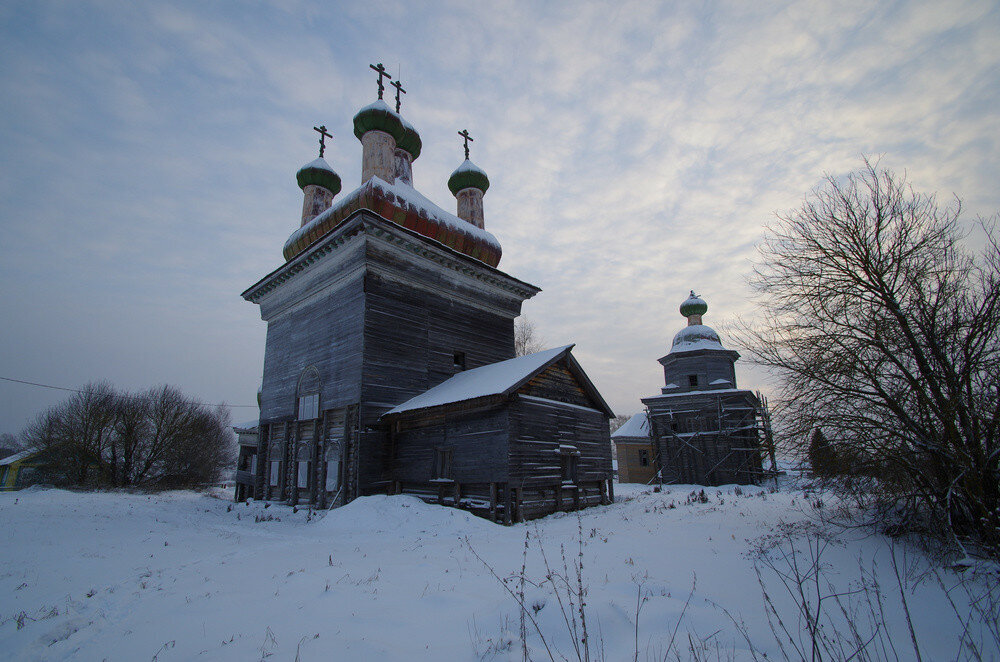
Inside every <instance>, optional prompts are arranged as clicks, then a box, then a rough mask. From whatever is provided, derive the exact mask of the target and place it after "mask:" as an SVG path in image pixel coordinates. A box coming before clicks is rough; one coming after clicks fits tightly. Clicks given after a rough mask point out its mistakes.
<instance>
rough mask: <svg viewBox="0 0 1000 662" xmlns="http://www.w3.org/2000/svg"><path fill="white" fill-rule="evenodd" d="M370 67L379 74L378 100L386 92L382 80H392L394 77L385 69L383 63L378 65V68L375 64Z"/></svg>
mask: <svg viewBox="0 0 1000 662" xmlns="http://www.w3.org/2000/svg"><path fill="white" fill-rule="evenodd" d="M368 66H369V67H371V68H372V69H374V70H375V72H376V73H377V74H378V98H379V99H381V98H382V94H383V93H384V92H385V84H384V83H383V82H382V78H383V77H384V78H388V79H389V80H392V75H391V74H390V73H389V72H388V71H386V70H385V67H383V66H382V63H381V62H379V63H378V66H375V65H374V64H369V65H368Z"/></svg>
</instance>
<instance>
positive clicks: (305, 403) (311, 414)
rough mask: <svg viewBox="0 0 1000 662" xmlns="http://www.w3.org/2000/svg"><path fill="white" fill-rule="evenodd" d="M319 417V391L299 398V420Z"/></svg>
mask: <svg viewBox="0 0 1000 662" xmlns="http://www.w3.org/2000/svg"><path fill="white" fill-rule="evenodd" d="M314 418H319V393H310V394H309V395H303V396H302V397H300V398H299V420H300V421H307V420H310V419H314Z"/></svg>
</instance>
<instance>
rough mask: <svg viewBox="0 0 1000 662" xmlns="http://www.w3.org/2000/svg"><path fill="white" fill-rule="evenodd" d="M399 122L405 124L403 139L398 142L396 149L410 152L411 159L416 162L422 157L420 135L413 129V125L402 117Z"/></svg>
mask: <svg viewBox="0 0 1000 662" xmlns="http://www.w3.org/2000/svg"><path fill="white" fill-rule="evenodd" d="M399 121H400V122H402V124H403V139H402V140H397V141H396V147H398V148H399V149H402V150H404V151H406V152H408V153H409V155H410V157H411V158H412V159H413V160H414V161H416V160H417V157H418V156H420V149H421V148H422V147H423V142H421V140H420V134H419V133H417V130H416V129H414V128H413V125H412V124H410V123H409V122H407V121H406V120H404V119H403V118H402V117H400V118H399Z"/></svg>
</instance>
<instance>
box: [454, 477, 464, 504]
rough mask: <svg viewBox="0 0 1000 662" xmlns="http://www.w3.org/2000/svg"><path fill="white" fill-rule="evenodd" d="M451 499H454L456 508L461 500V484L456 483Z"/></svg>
mask: <svg viewBox="0 0 1000 662" xmlns="http://www.w3.org/2000/svg"><path fill="white" fill-rule="evenodd" d="M453 498H454V499H455V507H456V508H457V507H458V504H459V502H460V501H461V500H462V484H461V483H458V482H456V483H455V489H454V491H453Z"/></svg>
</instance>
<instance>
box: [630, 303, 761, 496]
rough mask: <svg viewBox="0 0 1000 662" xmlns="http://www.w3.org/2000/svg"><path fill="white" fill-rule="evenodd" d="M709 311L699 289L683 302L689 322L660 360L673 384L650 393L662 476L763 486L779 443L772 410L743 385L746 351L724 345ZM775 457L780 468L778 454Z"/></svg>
mask: <svg viewBox="0 0 1000 662" xmlns="http://www.w3.org/2000/svg"><path fill="white" fill-rule="evenodd" d="M707 311H708V304H707V303H705V301H704V300H703V299H702V298H701V297H698V296H696V295H695V293H694V292H693V291H692V292H691V296H690V297H688V299H687V300H685V301H684V302H683V303H682V304H681V306H680V313H681V315H683V316H684V317H686V318H687V320H688V323H687V326H685V327H684V328H682V329H681V330H680V331H678V332H677V335H675V336H674V340H673V343H672V344H671V347H670V351H669V352H668V353H667V355H666V356H664V357H662V358H661V359H660V360H659V362H660V365H662V366H663V376H664V382H665V384H666V385H665V386H664V387H663V388H662V389H661V393H660V395H654V396H651V397H648V398H642V403H643V405H645V407H646V411H645V412H644V413H643V414H642V416H643V417H644V418H645V419H646V420H647V426H646V428H645V431H646V433H647V434H648V435H649V440H650V442H651V449H652V451H653V464H654V467H655V470H656V471H655V473H656V474H657V475H656V476H655V478H656V480H659V481H662V482H665V483H695V484H699V485H724V484H728V483H738V484H744V485H746V484H754V485H756V484H758V483H759V482H760V481H761V479H762V478H763V476H764V470H763V463H762V453H764V452H766V451H767V450H768V449H770V448H771V445H770V443H769V437H770V423H769V418H768V414H767V408H766V406H765V405H764V403H763V402H762V401H761V398H760V397H759V396H758V395H756V394H754V393H753V392H752V391H748V390H745V389H740V388H737V385H736V367H735V364H736V361H737V359H739V357H740V355H739V353H738V352H736V351H735V350H731V349H726V348H725V347H723V345H722V341H721V339H720V338H719V334H718V333H716V331H715V329H713V328H712V327H710V326H707V325H705V324H703V323H702V316H703V315H704V314H705V313H706V312H707ZM621 457H622V455H621V454H619V464H620V463H621V462H622V459H621ZM771 461H772V467H773V464H774V459H773V456H772V460H771ZM651 480H652V479H650V480H649V481H645V482H651Z"/></svg>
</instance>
